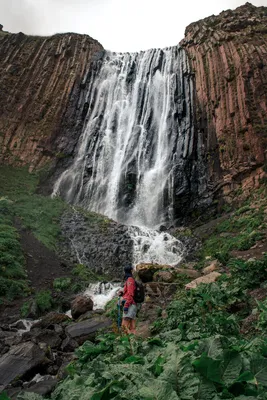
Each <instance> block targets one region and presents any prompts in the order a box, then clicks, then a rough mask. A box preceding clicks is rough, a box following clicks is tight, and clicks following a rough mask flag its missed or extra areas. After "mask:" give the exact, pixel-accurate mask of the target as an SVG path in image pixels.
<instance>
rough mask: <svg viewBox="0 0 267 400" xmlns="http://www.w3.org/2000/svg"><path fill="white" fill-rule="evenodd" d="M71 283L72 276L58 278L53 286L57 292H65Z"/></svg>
mask: <svg viewBox="0 0 267 400" xmlns="http://www.w3.org/2000/svg"><path fill="white" fill-rule="evenodd" d="M70 285H71V278H56V279H55V280H54V282H53V288H54V289H55V290H56V291H57V292H64V291H65V290H67V289H69V287H70Z"/></svg>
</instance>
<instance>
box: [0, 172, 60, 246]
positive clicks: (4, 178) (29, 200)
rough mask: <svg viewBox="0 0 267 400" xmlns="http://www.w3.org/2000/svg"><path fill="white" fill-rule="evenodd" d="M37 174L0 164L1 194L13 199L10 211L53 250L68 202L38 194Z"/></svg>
mask: <svg viewBox="0 0 267 400" xmlns="http://www.w3.org/2000/svg"><path fill="white" fill-rule="evenodd" d="M38 182H39V175H38V174H34V173H32V174H30V173H29V172H28V171H27V169H26V168H11V167H7V166H1V167H0V196H5V197H6V198H7V199H9V200H10V201H12V203H11V205H12V206H11V213H12V214H13V215H14V216H16V217H18V218H19V220H20V222H21V223H22V225H23V226H25V227H26V228H28V229H30V230H31V231H32V233H33V234H34V236H35V237H36V238H37V239H38V240H40V242H42V243H43V244H44V245H45V246H47V247H48V248H50V249H52V250H54V249H55V248H56V244H57V241H58V238H59V234H60V226H59V220H60V216H61V215H62V213H63V211H64V210H65V209H66V207H67V205H66V204H65V203H64V202H63V201H62V200H61V199H59V198H55V199H51V198H49V197H45V196H42V195H39V194H37V193H36V189H37V185H38Z"/></svg>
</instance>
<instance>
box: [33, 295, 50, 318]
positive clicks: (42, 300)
mask: <svg viewBox="0 0 267 400" xmlns="http://www.w3.org/2000/svg"><path fill="white" fill-rule="evenodd" d="M35 301H36V305H37V308H38V310H39V312H40V313H44V312H45V311H50V310H51V309H52V307H53V299H52V295H51V292H50V291H49V290H41V291H40V292H38V293H37V294H36V296H35Z"/></svg>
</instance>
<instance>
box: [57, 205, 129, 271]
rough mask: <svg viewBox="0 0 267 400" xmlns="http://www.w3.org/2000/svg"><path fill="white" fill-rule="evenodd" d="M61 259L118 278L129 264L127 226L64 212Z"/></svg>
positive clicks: (91, 214) (88, 215)
mask: <svg viewBox="0 0 267 400" xmlns="http://www.w3.org/2000/svg"><path fill="white" fill-rule="evenodd" d="M61 229H62V236H63V238H64V239H63V241H62V242H61V250H62V252H61V256H62V257H63V258H65V259H70V260H71V261H72V262H73V263H82V264H84V265H85V266H87V267H89V268H90V269H92V270H94V271H95V272H97V273H100V274H106V275H110V276H112V277H114V278H119V277H120V278H121V276H122V271H123V266H124V265H125V264H128V263H130V262H131V261H132V251H133V246H132V240H131V237H130V235H129V233H128V227H127V226H125V225H122V224H119V223H116V222H114V221H112V220H109V219H108V218H106V217H104V216H101V215H97V214H94V213H81V212H79V211H77V210H75V211H68V212H66V213H65V214H64V215H63V217H62V220H61Z"/></svg>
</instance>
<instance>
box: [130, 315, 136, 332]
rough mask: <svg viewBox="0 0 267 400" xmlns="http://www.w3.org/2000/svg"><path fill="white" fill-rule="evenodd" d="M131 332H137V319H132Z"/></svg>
mask: <svg viewBox="0 0 267 400" xmlns="http://www.w3.org/2000/svg"><path fill="white" fill-rule="evenodd" d="M130 333H133V334H134V335H135V334H136V320H135V319H131V320H130Z"/></svg>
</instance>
